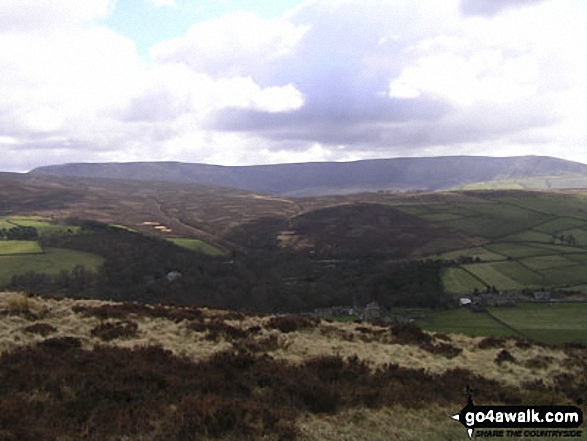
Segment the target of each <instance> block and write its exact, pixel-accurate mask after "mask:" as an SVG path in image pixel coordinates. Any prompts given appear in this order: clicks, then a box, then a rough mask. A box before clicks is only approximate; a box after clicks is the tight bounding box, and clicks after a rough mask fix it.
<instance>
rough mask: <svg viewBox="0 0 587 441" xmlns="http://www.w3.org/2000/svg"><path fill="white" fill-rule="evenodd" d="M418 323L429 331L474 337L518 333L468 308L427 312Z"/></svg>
mask: <svg viewBox="0 0 587 441" xmlns="http://www.w3.org/2000/svg"><path fill="white" fill-rule="evenodd" d="M417 323H418V325H419V326H421V327H422V328H423V329H425V330H427V331H432V332H445V333H450V334H465V335H470V336H473V337H479V336H485V335H494V336H497V337H506V336H513V335H516V334H515V333H514V332H513V331H511V330H510V329H508V328H507V327H505V326H503V325H502V324H501V323H499V322H498V321H496V320H494V319H493V318H491V316H489V315H488V314H485V313H479V312H472V311H471V310H470V309H468V308H458V309H449V310H446V311H433V312H430V313H428V314H426V315H425V316H424V318H422V319H420V320H418V321H417Z"/></svg>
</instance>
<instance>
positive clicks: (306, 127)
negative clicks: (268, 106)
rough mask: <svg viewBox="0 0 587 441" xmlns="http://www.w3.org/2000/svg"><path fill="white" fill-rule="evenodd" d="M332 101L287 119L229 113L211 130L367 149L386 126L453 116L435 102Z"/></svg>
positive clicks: (309, 106) (312, 102) (308, 107)
mask: <svg viewBox="0 0 587 441" xmlns="http://www.w3.org/2000/svg"><path fill="white" fill-rule="evenodd" d="M321 98H322V99H321ZM327 98H328V96H327V97H318V99H316V97H312V99H311V100H310V101H308V102H307V103H306V104H305V105H304V106H303V107H302V108H301V109H298V110H296V111H292V112H287V113H269V112H262V111H257V110H242V109H227V110H223V111H221V112H220V113H218V114H216V115H215V116H214V119H213V120H212V121H211V122H210V124H211V127H212V128H214V129H216V130H227V131H244V132H247V131H250V132H256V133H258V134H261V135H264V136H266V137H268V138H271V139H287V140H307V141H318V142H321V143H324V144H329V145H336V144H362V143H365V142H377V141H378V140H379V139H380V138H381V134H382V126H385V125H388V124H390V123H406V122H409V121H423V120H438V119H440V118H441V117H442V116H443V115H445V114H446V113H447V112H449V111H450V107H449V106H448V105H447V104H446V103H443V102H439V101H432V100H410V99H393V100H392V99H389V98H386V97H375V98H373V97H369V98H365V97H362V99H360V100H355V101H353V100H352V98H353V97H352V96H351V97H349V96H347V97H342V98H341V99H339V100H332V99H327ZM345 98H346V99H345ZM347 99H349V100H347Z"/></svg>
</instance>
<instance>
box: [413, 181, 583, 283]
mask: <svg viewBox="0 0 587 441" xmlns="http://www.w3.org/2000/svg"><path fill="white" fill-rule="evenodd" d="M467 194H468V195H474V196H475V198H477V199H472V200H471V201H470V202H471V203H469V204H461V203H458V204H457V203H454V204H452V203H450V202H449V203H446V204H443V205H436V206H435V208H434V209H432V208H430V209H429V210H427V211H426V210H424V209H423V207H420V206H413V207H410V211H411V212H412V213H413V214H414V215H416V216H420V217H423V218H427V219H432V218H435V219H436V220H437V222H438V223H441V224H443V225H445V226H446V227H447V228H450V229H457V230H461V231H463V232H465V233H468V234H473V235H478V236H480V237H483V238H485V239H486V240H487V241H488V242H489V243H486V244H483V246H481V247H480V246H475V247H470V248H464V249H458V250H454V251H450V252H447V253H444V254H441V255H440V256H439V257H440V258H443V259H447V260H454V259H459V258H460V257H472V258H474V259H477V258H479V259H480V262H473V263H470V262H463V264H462V265H461V267H460V268H461V269H464V270H466V271H457V270H456V269H452V268H451V269H450V270H447V271H445V272H444V273H443V284H444V286H445V288H446V290H447V291H448V292H450V293H454V294H467V293H470V292H471V291H472V290H473V289H474V288H479V286H478V284H479V283H480V284H481V286H495V287H496V288H497V289H499V290H501V291H506V290H520V289H524V288H529V289H538V288H545V289H570V288H572V287H576V286H583V285H586V284H587V198H586V197H585V195H584V194H583V193H576V194H564V195H563V194H560V195H559V194H554V193H552V194H549V193H537V192H532V193H521V192H470V193H467ZM465 212H466V214H465ZM431 213H434V215H432V214H431ZM561 236H563V238H565V239H564V243H563V242H561V239H560V237H561ZM570 236H573V239H574V243H573V244H572V246H569V244H568V243H567V240H566V238H568V237H570ZM472 276H473V277H472Z"/></svg>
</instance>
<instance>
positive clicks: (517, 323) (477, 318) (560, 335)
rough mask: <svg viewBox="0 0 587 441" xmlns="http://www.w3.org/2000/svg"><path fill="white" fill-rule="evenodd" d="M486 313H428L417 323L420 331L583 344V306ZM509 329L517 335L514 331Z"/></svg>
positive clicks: (586, 329) (586, 319)
mask: <svg viewBox="0 0 587 441" xmlns="http://www.w3.org/2000/svg"><path fill="white" fill-rule="evenodd" d="M489 312H490V314H491V315H493V316H494V317H496V318H497V319H498V320H500V321H502V322H503V323H505V324H506V325H507V326H504V325H503V324H502V323H500V322H499V321H497V320H495V319H493V318H492V316H491V315H490V314H485V313H478V312H472V311H471V310H470V309H469V308H458V309H450V310H446V311H432V312H429V313H427V314H426V315H425V316H424V318H422V319H420V320H418V325H420V326H421V327H422V328H423V329H426V330H428V331H433V332H446V333H457V334H465V335H470V336H489V335H493V336H514V335H520V334H521V335H524V336H527V337H529V338H531V339H534V340H537V341H540V342H542V343H550V344H560V343H564V342H570V341H575V340H580V341H582V342H584V343H587V304H586V303H560V304H557V303H547V304H532V303H524V304H520V305H518V306H516V307H494V308H489ZM508 326H509V327H511V328H513V329H515V330H516V331H519V333H520V334H518V333H516V332H514V331H513V330H512V329H510V328H508Z"/></svg>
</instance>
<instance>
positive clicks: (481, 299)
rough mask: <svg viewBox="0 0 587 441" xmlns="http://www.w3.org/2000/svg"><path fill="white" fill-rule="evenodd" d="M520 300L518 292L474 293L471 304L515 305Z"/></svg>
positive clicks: (483, 305)
mask: <svg viewBox="0 0 587 441" xmlns="http://www.w3.org/2000/svg"><path fill="white" fill-rule="evenodd" d="M519 301H520V295H519V294H518V293H508V292H506V293H501V294H498V293H491V292H486V293H475V294H473V296H472V304H473V306H475V307H486V306H516V305H517V304H518V302H519Z"/></svg>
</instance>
